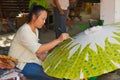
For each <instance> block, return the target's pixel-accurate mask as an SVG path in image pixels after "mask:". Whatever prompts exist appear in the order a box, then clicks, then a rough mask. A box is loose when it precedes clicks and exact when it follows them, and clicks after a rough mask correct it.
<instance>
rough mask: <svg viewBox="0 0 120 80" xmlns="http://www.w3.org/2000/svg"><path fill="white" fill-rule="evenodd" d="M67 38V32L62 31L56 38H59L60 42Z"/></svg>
mask: <svg viewBox="0 0 120 80" xmlns="http://www.w3.org/2000/svg"><path fill="white" fill-rule="evenodd" d="M68 38H70V36H69V34H68V33H62V34H61V35H60V37H59V38H58V39H57V40H59V41H60V42H63V41H64V40H66V39H68Z"/></svg>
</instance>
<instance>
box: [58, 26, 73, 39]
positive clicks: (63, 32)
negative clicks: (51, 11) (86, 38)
mask: <svg viewBox="0 0 120 80" xmlns="http://www.w3.org/2000/svg"><path fill="white" fill-rule="evenodd" d="M58 30H59V31H60V32H62V33H64V32H63V31H62V30H61V28H58ZM69 38H70V39H71V40H72V41H73V40H74V38H72V37H70V36H69Z"/></svg>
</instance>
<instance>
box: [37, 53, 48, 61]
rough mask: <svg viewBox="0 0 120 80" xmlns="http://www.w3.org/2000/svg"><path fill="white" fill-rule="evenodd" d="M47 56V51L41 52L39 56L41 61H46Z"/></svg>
mask: <svg viewBox="0 0 120 80" xmlns="http://www.w3.org/2000/svg"><path fill="white" fill-rule="evenodd" d="M47 56H48V54H47V53H41V54H40V55H39V56H38V57H39V58H40V60H41V61H44V60H45V59H46V57H47Z"/></svg>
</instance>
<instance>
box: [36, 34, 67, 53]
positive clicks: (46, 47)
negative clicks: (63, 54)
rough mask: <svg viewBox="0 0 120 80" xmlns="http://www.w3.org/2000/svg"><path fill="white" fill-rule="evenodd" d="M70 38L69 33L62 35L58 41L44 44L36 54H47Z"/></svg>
mask: <svg viewBox="0 0 120 80" xmlns="http://www.w3.org/2000/svg"><path fill="white" fill-rule="evenodd" d="M68 38H69V34H67V33H62V34H61V36H60V37H59V38H58V39H55V40H53V41H51V42H49V43H46V44H42V45H41V46H40V47H39V49H38V50H37V52H36V54H37V55H40V54H41V53H43V52H47V51H49V50H51V49H52V48H54V47H55V46H56V45H58V44H59V43H61V42H63V41H64V40H66V39H68Z"/></svg>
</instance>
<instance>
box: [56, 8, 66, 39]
mask: <svg viewBox="0 0 120 80" xmlns="http://www.w3.org/2000/svg"><path fill="white" fill-rule="evenodd" d="M63 11H64V14H63V15H61V14H59V11H58V9H57V8H56V7H54V14H55V23H56V38H58V37H59V36H60V35H61V33H64V32H67V26H66V19H67V10H63Z"/></svg>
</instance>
